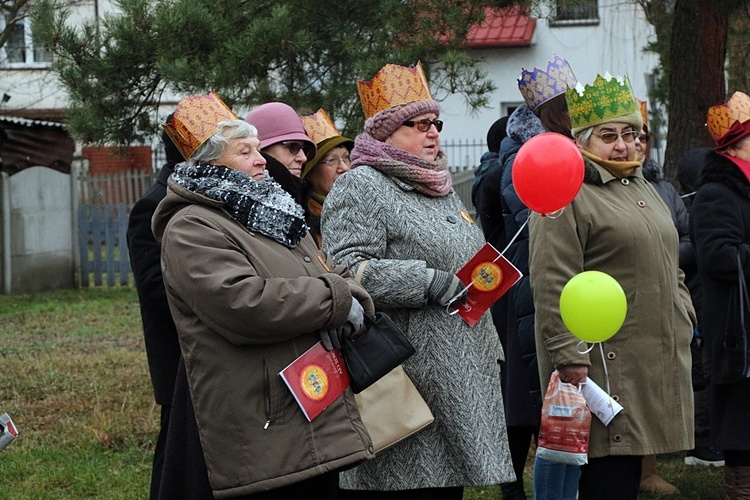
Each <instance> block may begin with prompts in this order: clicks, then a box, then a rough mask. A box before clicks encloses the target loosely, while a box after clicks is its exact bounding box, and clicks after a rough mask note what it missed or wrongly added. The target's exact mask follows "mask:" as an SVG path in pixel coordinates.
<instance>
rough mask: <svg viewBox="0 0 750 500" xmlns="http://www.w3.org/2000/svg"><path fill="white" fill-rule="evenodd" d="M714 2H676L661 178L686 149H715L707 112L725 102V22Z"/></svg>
mask: <svg viewBox="0 0 750 500" xmlns="http://www.w3.org/2000/svg"><path fill="white" fill-rule="evenodd" d="M719 3H720V2H718V1H703V0H676V2H675V6H674V21H673V25H672V39H671V44H670V59H671V69H670V81H669V131H668V134H667V150H666V154H665V158H664V171H665V174H666V177H667V178H668V179H670V180H674V179H675V177H676V176H677V172H676V163H677V160H678V159H679V158H680V157H681V156H682V155H683V153H685V151H687V150H688V149H691V148H694V147H701V146H704V147H705V146H709V147H710V146H714V145H715V143H714V141H713V139H712V137H711V134H709V133H708V130H707V129H706V125H705V124H706V112H707V111H708V108H710V107H711V106H715V105H716V104H721V103H723V102H724V100H725V97H726V92H725V83H724V61H725V57H726V47H727V28H728V20H729V17H728V15H727V14H726V12H724V11H722V10H720V6H719V5H718V4H719Z"/></svg>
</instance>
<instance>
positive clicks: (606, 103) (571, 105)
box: [565, 73, 643, 136]
mask: <svg viewBox="0 0 750 500" xmlns="http://www.w3.org/2000/svg"><path fill="white" fill-rule="evenodd" d="M565 99H566V100H567V102H568V114H569V115H570V125H571V127H570V128H571V133H572V134H573V136H576V135H577V134H578V132H580V131H581V130H584V129H586V128H589V127H593V126H595V125H599V124H602V123H612V122H623V123H627V124H630V125H632V126H633V127H634V128H635V130H637V131H638V132H640V131H641V129H642V128H643V117H642V116H641V112H640V110H639V109H638V105H637V104H636V102H635V95H633V89H632V87H631V86H630V79H629V78H628V75H623V76H622V77H614V76H612V75H610V74H609V73H605V74H604V76H601V75H596V79H595V80H594V83H593V84H591V85H586V86H583V85H581V84H580V83H579V84H578V85H576V87H575V88H569V89H568V90H567V91H565Z"/></svg>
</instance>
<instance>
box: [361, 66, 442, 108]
mask: <svg viewBox="0 0 750 500" xmlns="http://www.w3.org/2000/svg"><path fill="white" fill-rule="evenodd" d="M357 91H358V92H359V99H360V101H362V110H363V111H364V112H365V118H366V119H367V118H370V117H371V116H373V115H375V114H377V113H379V112H380V111H383V110H384V109H388V108H392V107H394V106H398V105H401V104H407V103H410V102H415V101H422V100H426V99H432V94H431V93H430V87H429V85H428V84H427V77H426V76H425V74H424V69H423V68H422V62H421V61H420V62H417V65H416V66H414V67H407V66H399V65H397V64H386V65H385V66H383V67H382V68H381V69H380V71H378V72H377V74H376V75H375V77H374V78H373V79H372V80H370V81H369V82H364V81H361V80H359V81H357Z"/></svg>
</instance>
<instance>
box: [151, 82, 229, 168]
mask: <svg viewBox="0 0 750 500" xmlns="http://www.w3.org/2000/svg"><path fill="white" fill-rule="evenodd" d="M232 120H239V118H238V117H237V115H235V114H234V113H233V112H232V110H231V109H229V106H227V105H226V104H224V101H222V100H221V99H220V98H219V96H218V95H217V94H216V92H214V91H211V93H210V94H205V95H194V96H189V97H185V98H184V99H182V100H181V101H180V102H179V103H178V104H177V109H175V111H174V116H173V118H172V120H171V121H170V122H169V123H168V124H166V125H162V126H163V127H164V131H165V132H166V133H167V135H168V136H169V138H170V139H172V142H174V144H175V146H177V149H179V150H180V153H181V154H182V156H183V158H185V159H186V160H187V159H188V158H190V157H191V156H192V155H193V153H195V150H196V149H198V148H199V147H200V145H201V144H203V143H204V142H206V140H207V139H208V138H209V137H211V136H212V135H214V134H215V133H216V130H217V127H216V124H217V123H219V122H224V121H232Z"/></svg>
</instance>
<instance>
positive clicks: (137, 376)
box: [0, 288, 723, 500]
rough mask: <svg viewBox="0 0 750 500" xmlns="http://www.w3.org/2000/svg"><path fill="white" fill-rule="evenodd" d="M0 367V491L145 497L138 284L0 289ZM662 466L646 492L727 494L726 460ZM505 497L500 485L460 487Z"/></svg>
mask: <svg viewBox="0 0 750 500" xmlns="http://www.w3.org/2000/svg"><path fill="white" fill-rule="evenodd" d="M0 372H2V373H3V375H4V377H3V383H2V384H0V414H1V413H5V412H7V413H9V414H10V415H11V417H12V418H13V421H14V422H15V423H16V425H17V426H18V429H19V432H20V434H19V436H18V438H17V439H16V440H15V441H14V442H13V443H11V444H10V445H9V446H8V447H7V448H6V449H5V451H3V452H2V453H0V499H6V498H7V499H13V500H16V499H21V500H25V499H40V500H41V499H82V498H97V499H145V498H147V496H148V485H149V479H150V474H151V457H152V453H153V446H154V441H155V439H156V435H157V433H158V420H159V409H158V407H157V406H156V405H155V404H154V403H153V395H152V390H151V383H150V380H149V377H148V366H147V363H146V356H145V351H144V346H143V335H142V331H141V323H140V314H139V309H138V301H137V297H136V294H135V291H134V290H133V289H132V288H115V289H106V288H92V289H86V290H72V291H62V292H51V293H42V294H35V295H11V296H8V295H0ZM532 460H533V458H532V457H530V459H529V462H528V464H527V472H526V474H525V480H526V491H527V492H528V493H529V498H531V496H530V493H531V463H532ZM658 467H659V472H660V474H661V476H662V477H664V478H665V479H667V480H668V481H670V482H671V483H673V484H675V485H676V486H677V487H679V488H680V491H681V494H680V495H675V496H670V497H658V496H653V495H641V497H640V498H642V499H659V498H669V499H672V500H679V499H706V500H710V499H721V498H723V491H722V469H709V468H706V467H698V466H694V467H689V466H686V465H684V464H683V463H682V454H672V455H668V456H662V457H659V461H658ZM500 497H501V496H500V488H499V487H498V486H491V487H486V488H467V489H466V492H465V494H464V498H465V499H466V500H480V499H499V498H500Z"/></svg>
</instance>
